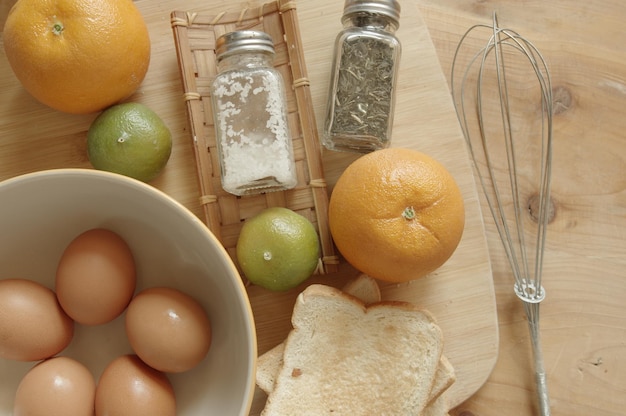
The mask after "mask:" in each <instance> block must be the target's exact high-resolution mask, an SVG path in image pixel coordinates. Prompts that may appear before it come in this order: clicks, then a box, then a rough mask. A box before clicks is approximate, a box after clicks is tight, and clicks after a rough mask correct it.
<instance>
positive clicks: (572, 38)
mask: <svg viewBox="0 0 626 416" xmlns="http://www.w3.org/2000/svg"><path fill="white" fill-rule="evenodd" d="M417 5H418V8H419V10H420V12H421V13H422V17H423V19H424V20H425V22H426V25H427V27H428V28H429V31H430V34H431V38H432V40H433V42H434V44H435V47H436V49H437V52H438V56H439V60H440V63H441V66H442V69H443V71H444V73H445V74H446V76H448V80H449V74H450V66H451V63H452V58H453V55H454V49H455V47H456V45H457V43H458V41H459V39H460V37H461V35H462V34H463V33H464V32H465V31H466V30H467V29H468V28H469V27H470V26H472V25H474V24H477V23H483V24H490V23H491V15H492V13H493V12H494V11H496V12H497V13H498V19H499V22H500V25H501V26H505V27H509V28H512V29H515V30H517V31H518V32H520V33H521V34H522V35H524V36H525V37H526V38H529V39H530V40H532V41H533V43H535V45H536V46H537V47H538V48H539V49H540V50H541V52H542V54H543V55H544V57H545V58H546V59H547V61H548V63H549V66H550V72H551V75H552V82H553V88H554V90H555V91H556V93H555V95H554V99H555V101H556V102H555V110H556V112H557V114H556V115H555V117H554V162H553V177H552V178H553V179H552V181H553V185H552V197H553V198H554V200H555V201H556V216H555V218H554V221H553V222H552V223H551V224H550V226H549V230H548V240H547V249H546V256H545V263H544V287H545V289H546V292H547V297H546V299H545V301H544V302H543V303H542V309H541V331H542V337H543V340H542V341H543V349H544V360H545V364H546V369H547V374H548V387H549V390H550V396H551V403H552V412H553V415H557V416H559V415H568V416H569V415H579V416H586V415H594V416H596V415H597V416H600V415H607V416H608V415H612V416H618V415H624V414H626V307H625V303H626V275H625V270H626V137H625V134H626V133H625V132H626V117H625V113H624V109H625V108H626V49H625V48H624V45H625V44H626V31H624V26H623V22H624V20H625V19H626V7H624V4H623V3H622V2H621V1H619V0H613V1H611V0H608V1H602V0H591V1H571V0H554V1H550V2H544V1H502V0H500V1H465V0H418V1H417ZM405 7H407V6H406V5H405ZM484 208H485V209H484V210H483V212H484V214H485V218H486V225H487V232H488V242H489V246H490V253H491V259H492V267H493V270H494V282H495V289H496V298H497V304H498V319H499V328H500V352H499V358H498V361H497V363H496V366H495V369H494V370H493V372H492V374H491V377H490V378H489V380H488V381H487V383H486V384H485V385H484V386H483V387H482V388H481V389H480V390H479V391H478V392H477V393H476V394H475V395H474V396H473V397H472V398H471V399H469V400H468V401H467V402H465V403H464V404H462V405H460V406H458V407H457V408H456V409H454V410H453V411H452V412H451V414H452V415H456V416H471V415H475V416H491V415H494V416H496V415H498V416H499V415H506V416H516V415H520V416H521V415H530V414H536V407H535V405H534V401H533V400H534V395H533V373H532V371H531V366H530V365H529V363H530V355H531V352H530V345H529V343H528V335H527V334H528V330H527V325H526V322H525V318H524V312H523V309H522V307H521V305H520V302H519V301H518V300H517V299H516V298H515V296H514V295H513V293H512V290H511V276H510V275H509V272H508V265H507V263H506V260H505V257H504V254H503V251H502V250H501V245H500V243H499V240H498V237H497V235H496V234H495V228H494V227H492V226H491V223H490V222H489V221H488V220H487V218H488V215H489V214H488V212H487V210H486V207H484Z"/></svg>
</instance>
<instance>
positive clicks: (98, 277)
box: [56, 228, 136, 325]
mask: <svg viewBox="0 0 626 416" xmlns="http://www.w3.org/2000/svg"><path fill="white" fill-rule="evenodd" d="M135 284H136V270H135V262H134V259H133V254H132V252H131V250H130V248H129V247H128V245H127V244H126V242H125V241H124V240H123V239H122V237H120V236H119V235H118V234H116V233H114V232H113V231H109V230H105V229H102V228H96V229H92V230H89V231H86V232H84V233H82V234H81V235H79V236H78V237H76V238H75V239H74V240H73V241H72V242H71V243H70V244H69V245H68V246H67V248H66V249H65V251H64V252H63V255H62V256H61V260H60V261H59V266H58V268H57V274H56V293H57V297H58V298H59V302H60V303H61V306H62V307H63V309H64V310H65V312H66V313H67V314H68V315H69V316H70V317H71V318H73V319H74V320H75V321H76V322H79V323H81V324H85V325H99V324H104V323H107V322H109V321H112V320H113V319H115V318H116V317H118V316H119V315H120V314H121V313H122V312H123V311H124V309H125V308H126V306H128V303H129V302H130V300H131V298H132V296H133V293H134V292H135Z"/></svg>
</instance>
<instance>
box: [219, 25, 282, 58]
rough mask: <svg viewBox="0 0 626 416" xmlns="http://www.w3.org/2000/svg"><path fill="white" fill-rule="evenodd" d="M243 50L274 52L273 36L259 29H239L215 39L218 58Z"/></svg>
mask: <svg viewBox="0 0 626 416" xmlns="http://www.w3.org/2000/svg"><path fill="white" fill-rule="evenodd" d="M241 52H263V53H270V54H272V55H273V54H274V53H275V52H274V42H272V37H271V36H270V35H268V34H267V33H265V32H262V31H259V30H237V31H234V32H228V33H225V34H223V35H222V36H220V37H219V38H217V40H216V41H215V53H216V55H217V59H221V58H224V57H226V56H229V55H232V54H235V53H241Z"/></svg>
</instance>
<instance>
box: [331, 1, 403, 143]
mask: <svg viewBox="0 0 626 416" xmlns="http://www.w3.org/2000/svg"><path fill="white" fill-rule="evenodd" d="M399 20H400V3H398V1H397V0H346V2H345V4H344V11H343V16H342V19H341V21H342V23H343V30H342V31H341V32H340V33H339V34H338V35H337V38H336V40H335V52H334V57H333V67H332V72H331V80H330V91H329V95H328V106H327V115H326V121H325V126H324V135H323V137H324V138H323V143H324V146H325V147H326V148H328V149H330V150H342V151H351V152H357V153H369V152H371V151H374V150H377V149H382V148H386V147H389V144H390V140H391V129H392V124H393V114H394V106H395V86H396V80H397V77H398V66H399V61H400V55H401V45H400V41H399V40H398V38H397V37H396V36H395V32H396V30H397V29H398V27H399V25H400V23H399Z"/></svg>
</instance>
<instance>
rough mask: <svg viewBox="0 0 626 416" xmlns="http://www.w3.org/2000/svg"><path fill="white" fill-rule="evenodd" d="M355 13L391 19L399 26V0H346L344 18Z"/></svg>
mask: <svg viewBox="0 0 626 416" xmlns="http://www.w3.org/2000/svg"><path fill="white" fill-rule="evenodd" d="M355 13H373V14H380V15H384V16H387V17H389V18H390V19H392V20H394V22H395V24H396V25H398V24H399V21H400V3H399V2H398V1H397V0H346V2H345V4H344V7H343V17H344V18H347V17H349V16H350V15H352V14H355Z"/></svg>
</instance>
